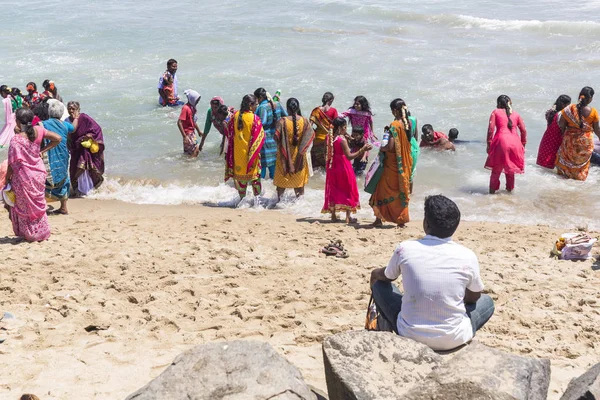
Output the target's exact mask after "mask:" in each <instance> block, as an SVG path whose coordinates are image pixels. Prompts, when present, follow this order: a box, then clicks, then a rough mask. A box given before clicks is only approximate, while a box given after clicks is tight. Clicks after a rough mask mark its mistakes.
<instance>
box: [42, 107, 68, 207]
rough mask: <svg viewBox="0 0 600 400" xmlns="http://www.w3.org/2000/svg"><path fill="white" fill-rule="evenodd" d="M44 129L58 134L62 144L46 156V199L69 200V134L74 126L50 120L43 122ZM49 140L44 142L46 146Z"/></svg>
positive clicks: (44, 158) (44, 157)
mask: <svg viewBox="0 0 600 400" xmlns="http://www.w3.org/2000/svg"><path fill="white" fill-rule="evenodd" d="M43 124H44V128H46V129H47V130H49V131H52V132H56V133H57V134H58V135H59V136H60V137H61V139H62V140H61V142H60V143H59V144H58V145H57V146H56V147H54V148H52V149H50V150H49V151H48V152H47V153H45V154H44V156H43V160H44V164H45V166H46V172H47V173H48V176H47V177H46V198H47V199H50V200H66V199H68V198H69V192H70V190H71V182H70V180H69V149H68V147H67V140H68V136H69V133H71V132H73V129H74V128H73V125H71V123H69V122H62V121H60V120H58V119H55V118H50V119H48V120H46V121H44V122H43ZM47 141H48V140H47V139H46V140H44V145H46V144H47V143H46V142H47Z"/></svg>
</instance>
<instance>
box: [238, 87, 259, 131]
mask: <svg viewBox="0 0 600 400" xmlns="http://www.w3.org/2000/svg"><path fill="white" fill-rule="evenodd" d="M254 103H256V96H254V95H253V94H247V95H245V96H244V98H243V99H242V104H241V105H240V112H239V113H238V129H239V130H242V129H244V121H243V120H242V114H244V113H245V112H247V111H250V105H251V104H254Z"/></svg>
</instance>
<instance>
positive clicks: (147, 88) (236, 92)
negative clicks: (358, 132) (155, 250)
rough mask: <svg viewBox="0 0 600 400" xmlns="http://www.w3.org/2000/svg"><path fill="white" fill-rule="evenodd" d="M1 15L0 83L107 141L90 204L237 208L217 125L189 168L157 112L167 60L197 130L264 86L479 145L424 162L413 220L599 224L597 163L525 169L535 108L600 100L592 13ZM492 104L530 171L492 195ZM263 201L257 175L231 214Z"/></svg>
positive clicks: (332, 5) (103, 7)
mask: <svg viewBox="0 0 600 400" xmlns="http://www.w3.org/2000/svg"><path fill="white" fill-rule="evenodd" d="M3 11H4V18H3V33H4V38H3V40H2V41H1V42H0V55H1V59H2V61H1V65H2V67H1V68H0V84H7V85H9V86H16V87H19V88H21V89H22V90H24V88H25V85H26V83H27V82H28V81H35V82H36V83H37V84H38V87H40V86H41V82H42V81H43V80H44V79H52V80H54V81H55V82H56V86H57V87H58V89H59V92H60V93H61V95H62V96H63V98H64V99H65V101H68V100H77V101H79V102H80V103H81V109H82V112H84V113H87V114H89V115H91V116H92V117H93V118H94V119H96V120H97V121H98V122H99V123H100V125H101V126H102V128H103V130H104V137H105V142H106V151H105V158H106V177H107V179H106V181H105V183H104V184H103V186H102V187H101V188H100V189H99V190H98V191H96V192H95V193H94V194H93V195H92V196H91V197H93V198H98V199H118V200H123V201H128V202H134V203H142V204H148V203H151V204H181V203H186V204H200V203H209V204H211V205H215V206H235V205H236V203H237V200H238V196H237V193H236V191H235V189H234V188H233V187H232V184H231V182H229V183H223V172H224V162H223V160H222V158H221V157H219V154H218V152H219V151H218V147H219V142H220V135H219V134H218V132H216V131H215V130H214V128H213V129H212V130H211V132H210V135H209V136H208V139H207V143H206V145H205V150H204V151H203V152H202V153H201V154H200V157H199V158H198V159H195V160H190V159H187V158H186V157H184V156H183V155H182V140H181V135H180V134H179V131H178V129H177V126H176V122H177V117H178V113H179V109H173V108H162V107H158V106H157V97H158V95H157V90H156V85H157V81H158V77H159V75H160V74H161V73H162V72H163V71H164V70H165V64H166V61H167V59H169V58H175V59H177V61H178V62H179V71H178V77H179V94H180V96H182V97H184V96H183V91H184V90H185V89H187V88H192V89H195V90H197V91H198V92H200V94H201V95H202V99H201V101H200V104H199V107H198V108H199V111H198V117H199V118H198V122H199V125H200V127H201V129H202V128H203V126H204V118H205V113H206V110H207V108H208V102H209V100H210V98H211V97H213V96H217V95H218V96H222V97H223V98H224V99H225V102H226V104H228V105H232V106H235V107H236V108H237V107H239V104H240V101H241V98H242V96H243V95H244V94H246V93H251V92H253V91H254V89H256V88H257V87H265V88H266V89H267V90H269V91H270V92H271V93H274V92H275V91H276V90H277V89H281V90H282V91H283V95H282V97H283V98H284V99H287V98H289V97H292V96H293V97H296V98H298V99H299V100H300V103H301V106H302V110H303V113H304V114H305V115H308V114H309V113H310V111H311V109H312V108H313V107H315V106H317V105H320V99H321V96H322V94H323V92H325V91H331V92H333V93H334V94H335V97H336V98H335V102H334V104H333V105H334V107H336V108H337V109H338V110H340V111H343V110H345V109H346V108H348V107H349V106H350V105H352V99H353V98H354V97H355V96H357V95H364V96H366V97H367V98H368V99H369V101H370V103H371V106H372V109H373V112H374V114H375V115H374V127H375V132H376V134H377V135H382V133H383V127H384V126H385V125H386V124H389V123H390V122H391V121H392V119H393V117H392V115H391V113H390V110H389V103H390V101H391V100H392V99H394V98H396V97H401V98H403V99H405V100H406V102H407V103H408V105H409V108H410V110H411V112H412V113H413V115H415V116H416V117H417V118H418V121H419V125H423V124H425V123H429V124H432V125H433V126H434V128H435V129H436V130H441V131H445V132H447V131H448V130H449V129H450V128H452V127H456V128H458V129H459V130H460V137H459V138H460V139H462V140H471V141H477V142H474V143H471V144H467V145H462V146H459V147H458V148H457V151H456V152H455V153H435V152H430V151H424V152H422V154H421V157H420V158H419V164H418V167H417V175H416V177H415V186H414V194H413V196H412V199H411V205H410V207H411V214H412V216H413V218H420V217H421V215H422V208H423V206H422V204H423V199H424V198H425V196H427V195H431V194H438V193H443V194H445V195H447V196H449V197H451V198H452V199H454V200H455V201H456V202H457V203H458V204H459V206H460V208H461V211H462V213H463V216H464V218H465V219H467V220H486V221H499V222H510V223H524V224H537V223H542V224H550V225H554V226H568V227H576V226H588V227H589V228H596V229H598V228H600V223H598V222H597V221H598V215H599V214H600V200H599V198H600V197H599V195H600V187H599V183H600V168H592V169H591V171H590V175H589V177H588V180H587V181H586V182H576V181H572V180H565V179H561V178H560V177H558V176H556V174H555V173H554V172H552V171H548V170H544V169H542V168H540V167H537V166H536V165H535V158H536V154H537V148H538V144H539V141H540V138H541V136H542V134H543V132H544V130H545V127H546V122H545V120H544V112H545V111H546V109H548V108H549V107H550V106H551V105H552V103H553V102H554V100H555V99H556V97H557V96H558V95H560V94H562V93H566V94H569V95H570V96H571V97H572V98H574V99H576V98H577V94H578V93H579V90H580V89H581V88H582V87H583V86H586V85H590V86H592V87H596V89H600V80H599V79H598V78H599V77H600V72H599V71H600V23H598V22H595V19H596V18H595V16H596V15H598V14H599V12H600V4H599V3H598V2H586V3H581V4H574V3H573V4H565V3H564V2H562V1H560V2H559V1H557V0H542V1H539V2H522V1H516V0H507V1H504V2H501V3H497V2H490V1H473V0H467V1H462V2H457V1H448V0H432V1H416V0H410V1H403V2H389V1H388V2H383V1H373V0H364V1H357V0H302V1H299V0H291V1H285V2H261V1H256V2H241V1H237V0H236V1H234V0H221V1H215V0H202V1H196V0H193V1H192V0H178V1H176V2H164V1H158V0H145V1H143V2H134V1H130V0H102V1H100V0H88V1H84V2H81V1H74V0H61V1H57V0H54V1H49V0H45V1H38V0H32V1H29V2H27V4H26V5H24V4H22V3H20V2H17V1H15V0H3ZM500 94H507V95H509V96H510V97H511V98H512V101H513V108H514V109H515V110H516V111H518V112H519V113H520V114H521V116H522V117H523V120H524V121H525V124H526V126H527V131H528V143H527V149H526V164H527V165H526V172H525V174H524V175H518V176H517V178H516V190H515V192H514V193H513V194H510V195H509V194H505V193H503V194H500V195H495V196H490V195H488V194H487V191H488V182H489V171H487V170H485V169H484V168H483V165H484V162H485V158H486V151H485V138H486V131H487V122H488V118H489V115H490V113H491V111H492V110H493V109H494V108H495V105H496V98H497V97H498V96H499V95H500ZM597 102H598V100H597V101H596V102H594V103H593V104H592V106H596V107H600V103H597ZM596 103H597V104H596ZM0 118H1V120H3V116H2V115H0ZM4 158H6V151H5V150H2V151H0V159H4ZM324 182H325V177H324V174H323V173H322V172H316V174H315V176H314V177H313V178H312V179H311V181H310V183H309V185H308V188H307V190H306V195H305V197H304V198H303V199H301V200H299V201H293V195H292V194H291V193H289V194H287V195H286V196H285V198H284V201H283V202H282V203H280V204H279V205H277V206H275V207H277V208H281V209H282V212H287V213H293V214H296V215H299V216H305V217H310V218H314V217H318V216H319V213H320V209H321V206H322V202H323V187H324ZM359 188H360V189H361V191H362V188H363V181H362V179H360V178H359ZM275 198H276V195H275V190H274V187H273V185H272V184H271V183H270V182H265V183H264V193H263V195H262V196H261V199H260V200H259V201H256V199H252V198H251V196H250V197H249V198H248V199H247V200H245V201H244V202H243V203H242V204H241V205H240V206H241V207H244V208H248V209H249V211H258V212H259V211H260V210H262V209H264V208H265V207H272V206H273V205H274V203H275ZM361 200H362V206H363V209H362V210H361V211H360V213H359V217H361V218H366V219H368V218H372V216H373V214H372V212H371V210H370V208H369V207H368V195H367V194H365V193H361Z"/></svg>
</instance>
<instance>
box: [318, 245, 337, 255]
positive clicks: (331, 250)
mask: <svg viewBox="0 0 600 400" xmlns="http://www.w3.org/2000/svg"><path fill="white" fill-rule="evenodd" d="M321 253H323V254H325V255H328V256H336V255H337V254H338V249H336V248H335V247H331V246H325V247H323V248H322V249H321Z"/></svg>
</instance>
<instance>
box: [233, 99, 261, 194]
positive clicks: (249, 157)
mask: <svg viewBox="0 0 600 400" xmlns="http://www.w3.org/2000/svg"><path fill="white" fill-rule="evenodd" d="M257 105H258V104H257V100H256V97H255V96H254V95H252V94H247V95H245V96H244V98H243V99H242V104H241V105H240V111H238V112H236V113H235V114H234V116H233V118H231V120H230V121H229V125H228V126H227V141H228V143H229V145H228V147H227V154H226V156H225V160H226V168H225V182H227V181H228V180H229V179H230V178H233V182H234V185H235V188H236V189H237V191H238V193H239V195H240V199H243V198H244V197H246V191H247V189H248V184H250V185H251V186H252V192H253V193H254V196H258V195H260V192H261V190H262V185H261V182H260V150H261V149H262V147H263V145H264V143H265V131H264V129H263V126H262V123H261V121H260V118H259V117H258V115H255V114H254V112H255V111H256V107H257Z"/></svg>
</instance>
